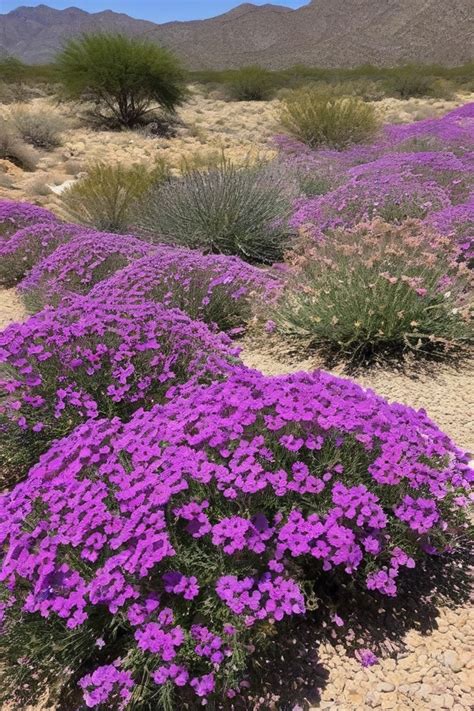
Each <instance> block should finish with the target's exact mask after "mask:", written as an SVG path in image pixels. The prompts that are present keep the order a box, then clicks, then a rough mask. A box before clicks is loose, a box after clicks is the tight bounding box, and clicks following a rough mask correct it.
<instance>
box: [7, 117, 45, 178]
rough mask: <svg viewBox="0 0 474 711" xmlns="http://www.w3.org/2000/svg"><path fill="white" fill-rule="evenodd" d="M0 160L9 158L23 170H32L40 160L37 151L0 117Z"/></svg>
mask: <svg viewBox="0 0 474 711" xmlns="http://www.w3.org/2000/svg"><path fill="white" fill-rule="evenodd" d="M0 160H8V161H10V162H11V163H14V164H15V165H17V166H18V167H19V168H22V169H23V170H28V171H32V170H34V169H35V167H36V164H37V162H38V157H37V155H36V153H35V152H34V151H33V150H32V149H31V148H30V147H29V146H27V145H26V144H25V143H24V142H23V141H22V140H21V138H20V137H19V136H18V134H17V133H16V132H15V131H14V129H13V128H12V126H11V124H10V123H9V122H8V121H5V120H4V119H0Z"/></svg>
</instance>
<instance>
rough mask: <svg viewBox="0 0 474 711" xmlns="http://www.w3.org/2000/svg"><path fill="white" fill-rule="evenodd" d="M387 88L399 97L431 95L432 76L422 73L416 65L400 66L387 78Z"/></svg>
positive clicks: (432, 91) (432, 86)
mask: <svg viewBox="0 0 474 711" xmlns="http://www.w3.org/2000/svg"><path fill="white" fill-rule="evenodd" d="M387 89H388V91H389V92H390V93H392V94H394V95H395V96H398V97H399V98H400V99H410V98H412V97H422V96H431V95H432V94H433V93H434V78H433V77H431V76H427V75H425V74H422V73H421V72H419V71H418V69H417V68H416V67H408V66H407V67H401V68H400V69H398V70H394V71H393V72H392V75H391V76H390V77H389V78H388V80H387Z"/></svg>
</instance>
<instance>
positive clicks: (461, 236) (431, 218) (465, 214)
mask: <svg viewBox="0 0 474 711" xmlns="http://www.w3.org/2000/svg"><path fill="white" fill-rule="evenodd" d="M426 222H427V223H428V224H430V225H433V226H434V227H435V228H436V229H437V230H438V232H440V233H441V234H443V235H447V236H451V237H453V238H454V239H455V240H456V242H457V244H458V245H459V248H460V250H461V252H462V255H463V257H464V259H465V260H466V261H472V260H473V259H474V192H473V193H471V195H470V196H469V198H468V200H467V201H466V202H465V203H462V204H460V205H455V206H454V207H447V208H445V209H444V210H440V211H439V212H433V213H431V214H430V215H428V217H427V218H426Z"/></svg>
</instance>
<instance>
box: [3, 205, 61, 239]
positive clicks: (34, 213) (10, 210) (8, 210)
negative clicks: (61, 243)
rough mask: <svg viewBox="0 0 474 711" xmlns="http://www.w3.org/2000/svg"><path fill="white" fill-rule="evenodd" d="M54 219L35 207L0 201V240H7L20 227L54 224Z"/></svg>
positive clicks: (47, 211) (49, 214)
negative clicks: (36, 223) (44, 223)
mask: <svg viewBox="0 0 474 711" xmlns="http://www.w3.org/2000/svg"><path fill="white" fill-rule="evenodd" d="M56 219H57V218H56V217H55V216H54V215H53V214H52V213H51V212H49V210H45V209H44V208H43V207H38V206H37V205H30V204H29V203H27V202H15V201H13V200H0V239H7V238H8V237H9V236H10V235H11V234H13V233H14V232H17V230H20V229H21V228H22V227H26V226H27V225H32V224H34V223H35V222H56Z"/></svg>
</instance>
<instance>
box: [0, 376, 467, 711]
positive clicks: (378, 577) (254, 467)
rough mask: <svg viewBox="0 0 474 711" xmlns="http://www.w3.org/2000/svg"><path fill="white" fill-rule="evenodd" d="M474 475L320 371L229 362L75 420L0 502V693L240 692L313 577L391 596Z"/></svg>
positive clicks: (146, 702) (450, 452)
mask: <svg viewBox="0 0 474 711" xmlns="http://www.w3.org/2000/svg"><path fill="white" fill-rule="evenodd" d="M472 480H473V471H472V469H470V468H469V466H468V458H467V456H466V455H465V454H464V453H463V452H462V451H460V450H459V449H458V448H457V447H456V446H455V445H454V444H453V442H452V441H451V440H450V439H449V438H448V437H447V436H446V435H444V434H443V433H442V432H440V431H439V429H438V428H437V427H436V425H434V424H433V423H432V422H431V421H430V420H429V419H428V417H427V416H426V414H425V413H424V411H419V412H416V411H414V410H411V409H410V408H408V407H406V406H404V405H399V404H392V405H389V404H388V403H387V402H386V401H384V400H383V399H382V398H380V397H378V396H377V395H375V394H374V393H373V392H371V391H364V390H363V389H362V388H361V387H359V386H358V385H356V384H354V383H351V382H350V381H347V380H344V379H339V378H336V377H334V376H331V375H329V374H327V373H324V372H314V373H311V374H308V373H298V374H293V375H289V376H281V377H277V378H268V377H265V376H263V375H261V374H259V373H257V372H255V371H250V370H247V369H245V368H240V369H238V370H237V371H236V372H235V373H234V374H233V375H231V376H230V377H229V378H228V379H226V380H225V381H222V382H216V383H213V384H212V385H209V386H203V385H201V386H193V387H190V388H188V389H187V390H186V392H185V393H182V394H181V396H179V397H177V398H175V399H173V400H171V401H170V402H168V403H167V404H166V405H164V406H163V405H158V406H155V407H154V408H153V409H152V410H150V411H143V410H139V411H137V412H136V413H135V415H134V416H133V417H132V419H131V420H130V422H128V423H127V424H123V423H121V422H120V421H119V420H118V419H117V418H113V419H102V420H91V421H88V422H87V423H85V424H82V425H80V426H79V427H78V428H77V429H75V430H74V431H73V432H72V433H71V434H70V435H69V436H68V437H67V438H66V439H64V440H61V441H58V442H56V443H55V444H53V446H52V448H51V449H50V450H49V451H48V452H47V453H46V454H45V455H44V456H43V457H42V458H41V460H40V462H39V463H38V464H37V465H36V466H35V467H34V468H33V469H32V470H31V471H30V472H29V475H28V477H27V479H26V480H25V481H24V482H22V483H20V484H18V485H17V486H16V487H15V488H14V489H13V490H12V491H10V492H7V493H5V494H4V495H3V496H2V497H0V541H1V545H2V546H3V549H4V553H5V554H4V557H3V560H2V568H1V572H0V580H1V581H2V587H3V593H2V598H1V599H2V603H1V608H0V609H1V616H2V635H1V636H0V646H1V648H2V657H3V658H6V659H7V660H8V663H7V664H6V665H2V669H1V672H0V673H1V674H2V676H3V682H4V683H3V684H2V687H1V688H2V692H1V693H0V699H1V700H2V701H3V702H13V703H14V704H16V705H17V707H18V708H21V704H22V703H23V704H25V703H35V702H36V701H38V700H39V698H40V697H41V696H42V694H43V693H44V692H45V691H46V690H47V689H49V691H50V693H51V696H52V697H53V698H52V699H51V701H52V703H54V702H55V701H58V699H59V701H62V702H63V705H64V702H65V699H68V705H66V706H67V708H69V709H74V708H78V707H80V706H81V702H80V700H79V699H78V698H77V696H74V693H75V690H76V689H79V690H81V692H82V695H83V699H84V703H85V704H86V705H87V706H88V707H90V708H99V707H100V708H107V709H116V708H127V709H135V710H138V711H142V710H145V709H146V710H147V711H148V710H150V711H151V709H160V708H163V709H172V708H175V709H180V708H183V707H184V708H196V707H197V706H198V705H200V704H201V702H202V701H203V700H206V699H207V698H208V697H212V696H213V695H214V694H217V695H220V694H222V693H224V694H227V695H228V696H230V697H232V696H233V695H234V696H235V694H236V693H237V692H238V689H239V681H240V680H241V679H242V676H243V674H244V673H245V668H246V664H247V661H248V658H249V656H251V654H252V652H253V651H254V649H255V647H256V646H257V647H258V645H259V644H260V643H261V642H262V640H264V639H265V638H266V639H267V640H268V638H269V635H268V631H269V629H271V627H272V625H274V624H276V623H279V622H281V621H284V620H291V619H292V618H294V617H296V618H298V617H299V616H301V615H303V614H304V613H305V609H306V605H307V599H308V597H311V596H314V595H316V596H317V595H318V589H319V587H320V586H321V585H323V584H324V581H325V580H328V579H331V580H333V581H335V582H337V581H340V582H341V583H342V584H344V581H345V583H351V584H352V585H354V586H356V587H361V588H368V589H369V590H374V591H378V593H379V594H381V595H388V596H394V595H396V594H397V579H399V578H400V577H402V576H403V571H404V569H405V568H413V567H415V566H416V565H417V561H418V560H419V559H421V558H423V557H425V556H427V555H432V554H439V553H440V552H443V551H445V550H446V549H449V548H450V547H451V546H452V545H453V544H454V541H455V540H456V538H457V536H458V535H459V533H460V531H462V530H463V527H464V526H465V514H464V507H465V506H466V502H467V498H466V497H467V496H468V495H469V490H470V487H471V485H472ZM335 620H336V621H335V624H337V619H336V618H335ZM265 630H267V631H266V632H265ZM18 657H22V659H21V663H20V664H18V663H16V664H15V663H13V662H15V661H16V662H18ZM193 699H194V702H193ZM101 704H102V706H101ZM186 704H188V705H186Z"/></svg>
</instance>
